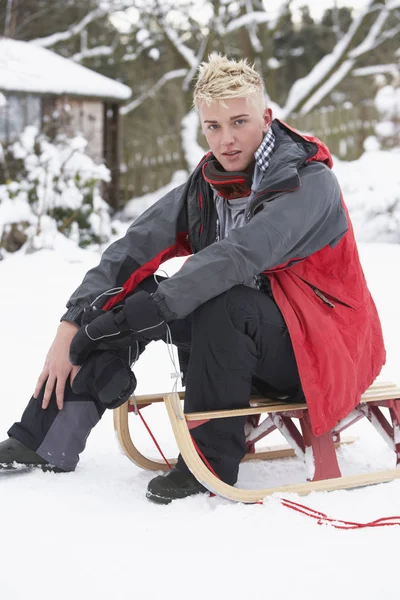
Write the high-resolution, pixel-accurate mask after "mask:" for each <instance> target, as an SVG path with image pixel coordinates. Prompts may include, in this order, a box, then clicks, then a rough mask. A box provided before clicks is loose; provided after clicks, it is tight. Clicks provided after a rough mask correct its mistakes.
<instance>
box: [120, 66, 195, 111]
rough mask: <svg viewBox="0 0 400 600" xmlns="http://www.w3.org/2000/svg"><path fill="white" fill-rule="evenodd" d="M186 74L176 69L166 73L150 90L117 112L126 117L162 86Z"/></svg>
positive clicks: (185, 71) (184, 71) (185, 70)
mask: <svg viewBox="0 0 400 600" xmlns="http://www.w3.org/2000/svg"><path fill="white" fill-rule="evenodd" d="M187 72H188V70H187V69H177V70H176V71H170V72H169V73H166V74H165V75H163V76H162V77H161V78H160V79H159V80H158V81H157V83H155V84H154V85H153V87H152V88H150V89H149V90H147V91H146V92H143V94H140V96H139V97H138V98H136V100H133V101H132V102H130V103H129V104H127V105H126V106H123V107H122V108H120V111H119V112H120V113H121V115H126V114H128V113H129V112H132V111H133V110H135V109H136V108H137V107H138V106H140V105H141V104H143V102H144V101H145V100H146V99H147V98H151V97H152V96H154V94H155V93H156V92H158V90H159V89H161V88H162V87H163V85H165V84H166V83H167V82H168V81H171V79H179V78H180V77H185V75H186V74H187Z"/></svg>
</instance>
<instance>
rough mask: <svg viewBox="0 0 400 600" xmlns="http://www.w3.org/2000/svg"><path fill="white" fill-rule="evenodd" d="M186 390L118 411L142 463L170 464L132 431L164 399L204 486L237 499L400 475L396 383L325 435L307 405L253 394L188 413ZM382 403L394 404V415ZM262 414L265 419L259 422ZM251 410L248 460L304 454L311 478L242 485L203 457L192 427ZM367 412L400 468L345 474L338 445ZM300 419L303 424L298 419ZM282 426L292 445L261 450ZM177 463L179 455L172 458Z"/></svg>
mask: <svg viewBox="0 0 400 600" xmlns="http://www.w3.org/2000/svg"><path fill="white" fill-rule="evenodd" d="M183 398H184V392H179V393H172V394H154V395H152V394H150V395H142V396H134V397H132V398H130V399H129V401H128V402H127V403H125V404H124V405H123V406H121V407H119V408H117V409H116V410H115V411H114V427H115V431H116V434H117V438H118V441H119V443H120V446H121V448H122V450H123V452H124V453H125V454H126V455H127V456H128V458H130V460H132V461H133V462H134V463H135V464H136V465H137V466H139V467H141V468H143V469H149V470H153V471H159V470H167V469H168V468H169V467H168V465H167V464H166V463H165V461H163V460H160V459H156V458H149V457H147V456H145V455H143V454H142V453H141V452H139V450H138V449H137V448H136V446H135V445H134V443H133V441H132V438H131V435H130V431H129V422H128V414H129V412H137V411H138V409H142V408H144V407H145V406H149V405H151V404H153V403H156V402H164V403H165V406H166V408H167V411H168V415H169V419H170V422H171V425H172V429H173V432H174V435H175V438H176V441H177V444H178V448H179V451H180V452H181V454H182V457H183V459H184V460H185V463H186V464H187V466H188V467H189V469H190V470H191V471H192V473H193V475H194V476H195V477H196V479H197V480H198V481H200V483H202V485H204V487H206V488H207V489H208V490H210V492H213V493H214V494H217V495H218V496H221V497H223V498H227V499H229V500H233V501H239V502H245V503H254V502H258V501H261V500H262V499H263V498H264V497H265V496H268V495H271V494H275V493H287V492H296V493H298V494H301V495H305V494H308V493H310V492H312V491H332V490H337V489H350V488H356V487H363V486H367V485H373V484H377V483H384V482H388V481H392V480H393V479H395V478H398V477H400V388H398V387H397V386H396V385H395V384H393V383H376V384H374V385H373V386H371V387H370V388H369V389H368V390H367V391H366V392H365V394H363V396H362V398H361V403H360V404H359V405H358V406H357V408H356V409H355V410H354V411H353V412H352V413H350V414H349V415H348V416H347V417H346V418H345V419H343V420H342V421H341V422H340V423H338V424H337V425H336V427H335V428H334V429H333V430H332V431H330V432H328V433H326V434H324V435H322V436H319V437H316V436H315V435H314V434H313V432H312V429H311V423H310V419H309V415H308V410H307V405H306V404H305V403H296V404H295V403H293V402H285V401H284V400H281V399H279V400H276V399H275V400H271V399H268V398H261V397H253V396H252V397H251V400H250V407H249V408H243V409H239V410H221V411H209V412H198V413H188V414H185V413H184V412H183V409H182V403H181V400H182V399H183ZM382 409H388V411H389V415H390V420H391V423H390V422H389V420H388V419H387V418H386V416H385V415H384V414H383V412H382ZM261 415H265V419H264V420H263V421H261V422H260V423H258V420H259V419H260V418H261ZM234 416H247V417H248V423H247V425H246V441H247V446H248V453H247V454H246V455H245V457H244V459H243V460H244V461H247V460H271V459H274V458H284V457H289V456H298V457H299V458H301V459H302V460H303V461H304V464H305V468H306V473H307V481H306V482H305V483H298V484H293V485H285V486H278V487H270V488H264V489H258V490H247V489H240V488H237V487H233V486H230V485H228V484H226V483H224V482H223V481H221V480H220V479H218V478H217V477H216V476H215V475H214V474H213V473H212V472H211V471H210V470H209V469H208V467H207V466H206V465H205V464H204V462H203V461H202V459H201V458H200V456H199V454H198V452H197V450H196V448H195V446H194V444H193V440H192V437H191V435H190V429H192V428H193V427H196V426H198V425H201V424H202V423H204V422H206V421H208V420H210V419H220V418H224V417H234ZM364 417H366V418H367V419H368V421H370V423H371V424H372V425H373V426H374V428H375V429H376V431H377V432H378V433H379V434H380V435H381V436H382V437H383V439H384V440H385V442H386V443H387V444H388V445H389V447H390V449H391V450H393V451H394V452H395V456H396V466H397V468H393V469H387V470H382V471H375V472H373V473H366V474H361V475H351V476H345V477H343V476H342V475H341V472H340V469H339V465H338V462H337V457H336V448H337V447H338V446H340V445H341V444H343V443H352V442H353V441H354V438H350V439H343V440H341V438H340V436H341V433H342V432H343V431H344V430H345V429H347V428H348V427H350V426H351V425H353V424H354V423H356V422H357V421H359V420H360V419H362V418H364ZM295 419H296V420H298V422H299V425H300V429H299V428H298V427H297V426H296V424H295V423H294V420H295ZM275 430H278V431H279V432H280V433H281V434H282V435H283V436H284V438H285V439H286V441H287V442H288V444H289V445H288V446H279V447H273V448H262V449H261V450H257V451H255V447H254V445H255V443H256V442H258V441H259V440H260V439H262V438H264V437H266V436H267V435H269V434H270V433H272V431H275ZM168 462H169V464H170V465H171V466H172V465H174V464H175V463H176V459H168Z"/></svg>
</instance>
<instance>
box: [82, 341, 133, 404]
mask: <svg viewBox="0 0 400 600" xmlns="http://www.w3.org/2000/svg"><path fill="white" fill-rule="evenodd" d="M71 387H72V391H73V392H74V394H85V395H87V394H89V395H90V396H93V397H94V398H96V399H97V400H98V401H99V402H100V403H101V404H103V405H104V406H105V407H106V408H117V407H118V406H121V404H124V402H126V401H127V400H128V398H129V396H131V394H132V393H133V392H134V390H135V388H136V378H135V375H134V374H133V373H132V371H131V368H130V366H129V364H128V363H127V362H126V361H125V360H123V359H122V357H121V356H119V354H118V353H117V352H113V351H111V350H108V351H107V350H103V351H102V352H100V351H99V352H93V354H91V355H90V356H89V357H88V359H87V360H85V363H84V364H83V366H82V367H81V368H80V369H79V371H78V373H77V375H76V377H75V379H74V380H73V382H72V386H71Z"/></svg>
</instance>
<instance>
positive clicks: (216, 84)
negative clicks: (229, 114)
mask: <svg viewBox="0 0 400 600" xmlns="http://www.w3.org/2000/svg"><path fill="white" fill-rule="evenodd" d="M249 97H251V98H252V99H253V98H254V100H255V101H256V103H257V104H259V103H260V105H261V106H262V108H264V107H265V102H264V93H263V81H262V78H261V76H260V74H259V73H257V71H256V70H255V68H254V66H252V65H250V64H249V63H248V62H247V59H242V60H238V61H236V60H232V59H229V58H228V57H227V56H224V55H223V54H218V53H217V52H213V53H212V54H210V55H209V57H208V61H207V62H202V63H201V64H200V66H199V69H198V76H197V81H196V86H195V89H194V94H193V100H194V105H195V106H196V108H199V105H200V104H201V103H202V102H204V103H205V104H207V105H208V106H209V105H210V104H211V103H212V102H215V101H220V102H221V103H222V104H223V101H224V100H227V99H229V98H249Z"/></svg>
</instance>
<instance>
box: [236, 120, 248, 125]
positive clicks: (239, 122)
mask: <svg viewBox="0 0 400 600" xmlns="http://www.w3.org/2000/svg"><path fill="white" fill-rule="evenodd" d="M235 123H236V124H237V125H243V123H246V121H245V120H244V119H237V120H236V121H235Z"/></svg>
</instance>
